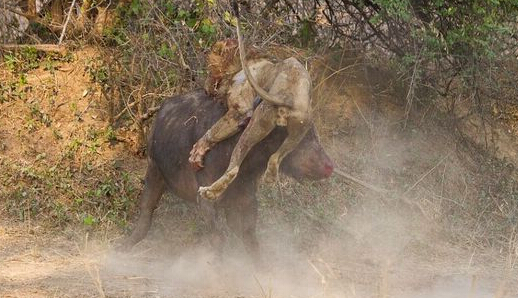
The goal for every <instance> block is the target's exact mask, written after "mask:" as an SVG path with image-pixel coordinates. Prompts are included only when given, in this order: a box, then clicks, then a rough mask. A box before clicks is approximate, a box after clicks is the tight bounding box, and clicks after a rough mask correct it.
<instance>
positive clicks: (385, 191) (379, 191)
mask: <svg viewBox="0 0 518 298" xmlns="http://www.w3.org/2000/svg"><path fill="white" fill-rule="evenodd" d="M334 173H335V174H337V175H338V176H340V177H342V178H345V179H347V180H350V181H352V182H354V183H356V184H359V185H361V186H363V187H365V188H367V189H370V190H373V191H375V192H378V193H387V192H388V190H386V189H384V188H380V187H377V186H374V185H372V184H369V183H367V182H365V181H362V180H360V179H358V178H355V177H353V176H351V175H349V174H347V173H345V172H343V171H342V170H340V169H336V168H335V169H334Z"/></svg>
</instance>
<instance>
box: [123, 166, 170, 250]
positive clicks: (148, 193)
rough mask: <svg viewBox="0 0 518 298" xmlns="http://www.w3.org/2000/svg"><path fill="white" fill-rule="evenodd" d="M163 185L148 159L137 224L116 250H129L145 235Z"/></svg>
mask: <svg viewBox="0 0 518 298" xmlns="http://www.w3.org/2000/svg"><path fill="white" fill-rule="evenodd" d="M164 186H165V183H164V179H163V177H162V174H161V173H160V171H159V170H158V167H157V166H156V164H155V163H154V162H153V161H151V160H150V161H149V165H148V168H147V173H146V179H145V184H144V190H143V191H142V195H141V196H140V214H139V219H138V221H137V225H136V226H135V229H134V230H133V232H132V233H131V235H130V236H129V237H128V238H126V239H125V240H123V241H122V242H121V243H120V244H119V245H118V246H117V250H129V249H131V248H132V247H133V246H134V245H135V244H137V243H138V242H140V240H142V239H144V237H146V234H147V232H148V231H149V227H150V226H151V218H152V216H153V212H154V211H155V209H156V207H157V205H158V201H159V200H160V198H161V197H162V194H163V193H164Z"/></svg>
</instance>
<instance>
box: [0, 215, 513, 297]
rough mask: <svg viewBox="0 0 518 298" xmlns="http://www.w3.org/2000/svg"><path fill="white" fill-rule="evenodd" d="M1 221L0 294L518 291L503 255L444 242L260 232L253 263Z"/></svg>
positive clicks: (236, 256)
mask: <svg viewBox="0 0 518 298" xmlns="http://www.w3.org/2000/svg"><path fill="white" fill-rule="evenodd" d="M1 227H2V228H1V230H0V243H1V244H0V297H85V296H89V297H408V298H410V297H430V298H448V297H452V298H453V297H473V298H475V297H477V298H478V297H480V298H482V297H518V288H517V287H516V284H517V279H516V270H514V271H511V272H510V271H507V270H506V269H505V268H507V267H508V266H509V264H506V263H505V258H500V259H495V258H494V255H495V254H494V253H492V254H487V252H477V251H473V252H471V253H470V252H469V251H467V250H461V249H455V248H453V247H451V245H450V247H448V244H447V243H439V242H438V243H434V244H433V245H430V246H429V247H428V249H429V251H428V252H426V254H423V251H412V249H414V248H412V247H411V246H412V245H409V247H407V248H405V249H404V250H402V251H399V252H398V253H397V254H392V253H391V252H390V251H386V250H385V248H378V251H377V252H375V253H376V254H371V253H373V252H365V251H364V252H360V251H358V248H353V246H354V245H351V243H350V242H351V241H349V239H329V240H326V241H323V243H322V244H321V247H320V249H318V250H317V251H315V252H313V253H312V254H304V253H300V252H296V251H295V249H294V248H293V247H289V246H290V244H289V243H282V242H283V241H279V239H275V241H273V240H272V239H265V240H266V241H265V242H263V245H262V248H263V252H264V256H265V260H263V261H264V264H263V265H262V266H261V267H259V268H257V267H254V265H253V264H252V263H251V261H250V260H249V259H248V258H247V257H246V255H245V254H244V253H243V252H242V251H240V249H236V248H233V249H229V250H227V251H226V252H225V253H224V255H223V256H219V257H217V256H215V255H214V254H213V253H212V252H211V250H210V249H208V248H207V246H206V245H203V244H202V243H193V244H189V245H187V246H185V247H178V245H175V244H174V243H170V241H171V242H173V241H174V239H164V238H163V237H161V236H156V235H159V234H160V233H158V234H156V233H152V235H153V234H154V235H155V236H151V237H150V238H148V239H147V240H146V241H144V243H142V244H140V245H138V246H137V247H136V248H135V249H134V250H133V251H132V252H130V253H128V254H121V253H117V252H115V251H114V250H113V249H112V248H111V247H110V245H109V244H108V241H107V239H106V240H101V239H97V240H91V239H88V235H87V234H80V233H76V232H73V231H64V232H55V233H48V232H45V231H43V230H41V229H39V228H38V227H28V226H27V225H26V224H13V223H9V222H6V221H3V222H2V224H1ZM271 232H272V231H270V233H271ZM277 236H280V235H277ZM378 236H380V237H383V236H382V235H378ZM269 237H271V235H270V236H269ZM269 237H266V238H269ZM398 240H399V241H405V239H404V237H403V238H399V239H398ZM167 242H169V243H167ZM365 248H366V249H372V247H371V246H365ZM355 250H356V252H355ZM403 251H404V253H403ZM401 254H402V255H401Z"/></svg>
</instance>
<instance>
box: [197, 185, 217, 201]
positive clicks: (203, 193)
mask: <svg viewBox="0 0 518 298" xmlns="http://www.w3.org/2000/svg"><path fill="white" fill-rule="evenodd" d="M198 196H200V197H201V198H202V199H205V200H209V201H214V200H216V199H217V198H218V197H219V196H218V194H216V193H215V192H214V191H213V190H212V189H211V187H210V186H200V188H198Z"/></svg>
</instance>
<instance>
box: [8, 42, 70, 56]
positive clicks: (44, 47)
mask: <svg viewBox="0 0 518 298" xmlns="http://www.w3.org/2000/svg"><path fill="white" fill-rule="evenodd" d="M29 47H31V48H35V49H36V50H38V51H42V52H55V53H59V54H65V53H66V52H67V48H66V47H65V46H63V45H55V44H0V50H4V51H18V50H22V49H25V48H29Z"/></svg>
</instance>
